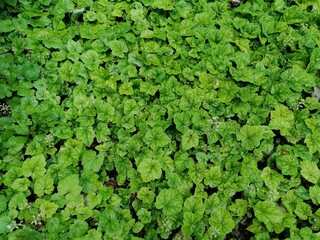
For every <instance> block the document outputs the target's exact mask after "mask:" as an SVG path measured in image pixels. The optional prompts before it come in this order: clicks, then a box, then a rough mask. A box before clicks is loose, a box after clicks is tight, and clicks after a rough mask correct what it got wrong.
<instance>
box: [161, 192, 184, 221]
mask: <svg viewBox="0 0 320 240" xmlns="http://www.w3.org/2000/svg"><path fill="white" fill-rule="evenodd" d="M182 203H183V198H182V196H181V194H180V192H179V191H178V190H177V189H172V188H169V189H162V190H161V191H160V193H159V194H158V196H157V198H156V203H155V206H156V208H157V209H162V211H163V213H164V214H165V215H167V216H170V215H175V214H178V213H179V212H180V211H181V210H182Z"/></svg>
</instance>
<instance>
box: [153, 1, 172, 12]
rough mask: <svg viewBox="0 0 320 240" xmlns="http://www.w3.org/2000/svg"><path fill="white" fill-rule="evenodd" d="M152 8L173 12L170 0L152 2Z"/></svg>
mask: <svg viewBox="0 0 320 240" xmlns="http://www.w3.org/2000/svg"><path fill="white" fill-rule="evenodd" d="M151 6H152V7H153V8H160V9H164V10H173V9H174V4H173V2H172V0H158V1H154V2H153V3H152V5H151Z"/></svg>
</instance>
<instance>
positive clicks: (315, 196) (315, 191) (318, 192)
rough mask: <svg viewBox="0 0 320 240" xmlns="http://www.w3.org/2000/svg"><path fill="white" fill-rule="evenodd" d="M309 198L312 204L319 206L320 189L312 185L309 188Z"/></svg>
mask: <svg viewBox="0 0 320 240" xmlns="http://www.w3.org/2000/svg"><path fill="white" fill-rule="evenodd" d="M309 192H310V198H311V200H312V202H313V203H314V204H320V187H319V186H318V185H314V186H312V187H310V188H309Z"/></svg>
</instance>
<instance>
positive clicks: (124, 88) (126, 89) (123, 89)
mask: <svg viewBox="0 0 320 240" xmlns="http://www.w3.org/2000/svg"><path fill="white" fill-rule="evenodd" d="M132 84H133V83H132V82H126V83H123V84H122V85H121V86H120V87H119V93H120V94H121V95H133V88H132Z"/></svg>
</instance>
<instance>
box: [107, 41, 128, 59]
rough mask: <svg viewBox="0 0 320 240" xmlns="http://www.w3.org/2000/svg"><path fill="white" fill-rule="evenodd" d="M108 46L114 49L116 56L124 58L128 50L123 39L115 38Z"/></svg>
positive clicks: (113, 52)
mask: <svg viewBox="0 0 320 240" xmlns="http://www.w3.org/2000/svg"><path fill="white" fill-rule="evenodd" d="M108 46H109V47H110V49H111V50H112V54H113V55H114V56H117V57H120V58H123V57H124V54H125V53H127V52H128V47H127V45H126V43H125V42H124V41H122V40H113V41H110V42H109V43H108Z"/></svg>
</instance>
